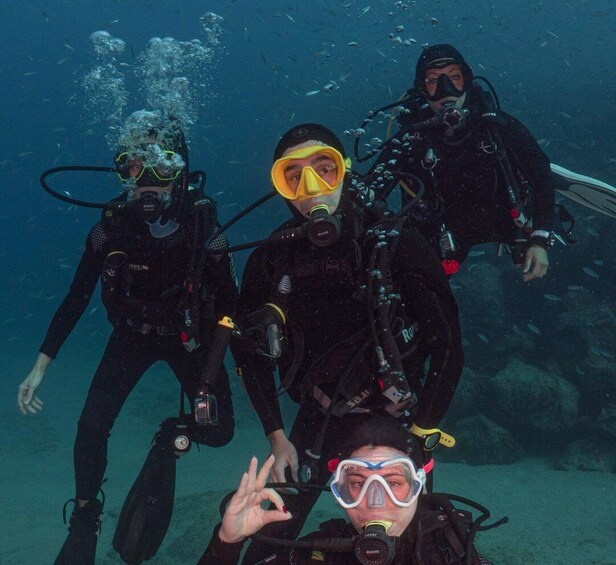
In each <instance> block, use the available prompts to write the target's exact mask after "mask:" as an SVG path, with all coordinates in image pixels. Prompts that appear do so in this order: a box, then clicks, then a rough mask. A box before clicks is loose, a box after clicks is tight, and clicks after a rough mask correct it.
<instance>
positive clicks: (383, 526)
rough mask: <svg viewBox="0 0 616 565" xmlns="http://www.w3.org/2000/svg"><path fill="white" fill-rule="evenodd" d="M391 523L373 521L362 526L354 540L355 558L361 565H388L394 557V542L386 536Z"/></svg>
mask: <svg viewBox="0 0 616 565" xmlns="http://www.w3.org/2000/svg"><path fill="white" fill-rule="evenodd" d="M390 527H391V522H386V521H383V520H374V521H372V522H368V523H366V524H365V525H364V531H363V532H362V533H361V534H359V536H357V538H356V540H355V557H356V558H357V560H358V561H359V562H360V563H362V565H389V564H390V563H391V562H392V561H393V560H394V557H395V555H396V540H395V538H393V537H391V536H388V535H387V530H388V529H389V528H390Z"/></svg>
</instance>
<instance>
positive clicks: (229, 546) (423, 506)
mask: <svg viewBox="0 0 616 565" xmlns="http://www.w3.org/2000/svg"><path fill="white" fill-rule="evenodd" d="M337 455H338V456H337V457H336V458H335V459H332V460H331V461H330V462H329V465H330V470H331V472H332V473H333V474H334V478H333V481H332V483H331V492H332V494H333V495H334V498H335V499H336V502H337V503H338V504H339V505H340V506H341V507H342V508H343V509H344V511H345V512H346V515H347V518H348V520H349V521H348V522H347V521H346V520H344V519H340V518H338V519H332V520H329V521H327V522H324V523H322V524H321V525H320V529H319V530H318V531H316V532H312V533H310V534H308V535H306V536H304V537H302V538H300V539H299V540H297V541H294V540H277V539H271V538H270V542H271V543H272V544H273V545H274V546H276V545H277V544H280V545H278V546H277V547H276V549H275V553H274V554H272V556H271V557H270V558H269V559H267V560H266V561H264V562H263V563H265V562H266V563H268V564H271V565H275V564H283V563H284V564H287V563H295V564H298V565H299V564H309V563H315V564H316V563H319V564H340V565H344V564H357V563H361V564H370V565H387V564H392V563H393V564H397V565H403V564H404V565H420V564H426V565H428V564H429V565H445V564H449V565H455V564H460V565H462V564H473V565H490V564H491V561H488V560H487V559H486V558H484V557H482V556H481V555H479V554H478V553H477V550H476V549H475V547H474V544H473V542H474V537H475V533H476V531H477V530H485V529H489V528H492V527H495V526H497V525H500V524H502V523H504V522H506V520H507V519H506V518H504V519H502V520H499V521H498V522H495V523H493V524H491V525H489V526H483V527H482V526H481V525H480V524H481V523H482V522H484V521H485V520H486V519H487V518H488V517H489V512H488V511H487V510H486V509H485V508H483V507H481V506H479V505H477V504H476V503H472V502H471V501H469V500H466V499H462V498H459V497H455V496H452V495H445V494H426V493H425V489H424V484H425V480H426V470H425V468H424V467H423V464H424V463H423V453H422V448H421V445H420V442H419V440H418V438H417V437H416V436H414V435H412V434H409V432H408V430H407V429H406V428H404V427H403V426H401V425H400V424H399V423H398V422H396V421H395V420H393V419H392V418H387V419H385V418H378V419H373V420H368V421H366V422H364V423H363V424H361V425H360V426H359V427H357V428H356V429H354V430H353V431H352V433H351V435H350V437H347V438H346V439H345V442H344V443H343V444H342V445H341V447H339V451H338V454H337ZM273 465H274V457H273V456H272V455H270V457H269V458H268V459H267V461H266V462H265V464H264V465H263V468H262V469H261V470H260V471H259V472H258V473H257V460H256V458H255V457H253V458H252V460H251V461H250V466H249V468H248V471H247V472H245V473H244V475H243V476H242V479H241V482H240V485H239V488H238V489H237V491H236V492H235V493H234V495H233V498H231V501H230V502H229V505H228V506H227V508H226V510H225V509H224V507H223V505H221V513H222V510H224V514H223V516H222V523H220V524H218V526H216V528H215V529H214V532H213V534H212V538H211V539H210V542H209V545H208V547H207V549H206V551H205V553H204V554H203V556H202V557H201V559H200V561H199V565H208V564H210V563H216V564H217V565H235V564H236V563H239V558H240V552H241V550H242V547H243V545H244V542H245V539H246V538H247V537H249V536H254V537H255V538H256V537H261V536H259V535H254V534H256V533H257V532H258V531H259V530H261V528H262V527H263V526H264V525H265V524H270V523H275V522H281V523H283V522H284V521H288V520H290V519H291V518H292V516H291V513H290V512H289V511H288V509H287V508H286V507H285V505H284V502H283V500H282V497H281V496H280V494H279V493H278V491H277V489H278V488H279V487H283V486H285V485H276V488H271V486H270V485H266V478H267V475H268V472H269V471H270V469H271V468H272V466H273ZM295 486H298V485H295ZM299 488H303V487H301V486H300V487H299ZM320 488H322V489H323V490H329V489H328V487H320ZM451 499H453V500H457V501H461V502H464V503H465V504H467V505H469V506H472V507H475V508H477V509H479V510H480V511H481V512H482V514H483V515H482V516H480V517H479V518H477V519H476V520H475V522H473V520H472V516H471V515H470V513H469V512H462V511H460V510H458V509H456V508H455V507H454V506H453V504H452V502H451ZM263 501H270V502H272V503H273V505H274V506H275V508H273V509H270V510H265V509H264V508H262V507H261V503H262V502H263ZM223 504H224V501H223ZM471 524H472V525H471ZM251 563H254V562H251Z"/></svg>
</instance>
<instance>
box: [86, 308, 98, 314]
mask: <svg viewBox="0 0 616 565" xmlns="http://www.w3.org/2000/svg"><path fill="white" fill-rule="evenodd" d="M97 310H98V306H94V308H92V309H90V311H89V312H88V316H91V315H92V314H94V312H96V311H97Z"/></svg>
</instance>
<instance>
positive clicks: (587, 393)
mask: <svg viewBox="0 0 616 565" xmlns="http://www.w3.org/2000/svg"><path fill="white" fill-rule="evenodd" d="M615 374H616V362H615V361H614V360H613V359H608V358H606V357H603V355H601V353H598V352H597V350H596V348H595V350H594V351H593V350H592V349H591V351H590V352H589V354H588V356H587V357H586V359H585V360H584V361H582V362H581V363H580V364H579V374H578V375H577V379H578V387H579V389H580V392H581V393H582V404H583V408H584V409H585V410H586V411H588V412H590V413H591V414H593V415H594V414H596V413H597V411H598V410H599V408H600V407H602V406H605V405H607V404H609V403H610V402H613V401H614V399H615V398H616V379H615V378H614V375H615Z"/></svg>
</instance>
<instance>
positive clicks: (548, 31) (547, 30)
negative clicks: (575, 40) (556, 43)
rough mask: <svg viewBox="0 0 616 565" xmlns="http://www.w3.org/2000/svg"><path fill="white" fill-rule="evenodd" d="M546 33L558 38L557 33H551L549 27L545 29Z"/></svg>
mask: <svg viewBox="0 0 616 565" xmlns="http://www.w3.org/2000/svg"><path fill="white" fill-rule="evenodd" d="M545 31H546V32H547V33H549V34H550V35H551V36H552V37H554V38H556V39H560V37H558V35H556V34H555V33H552V32H551V31H550V30H549V29H546V30H545Z"/></svg>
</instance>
